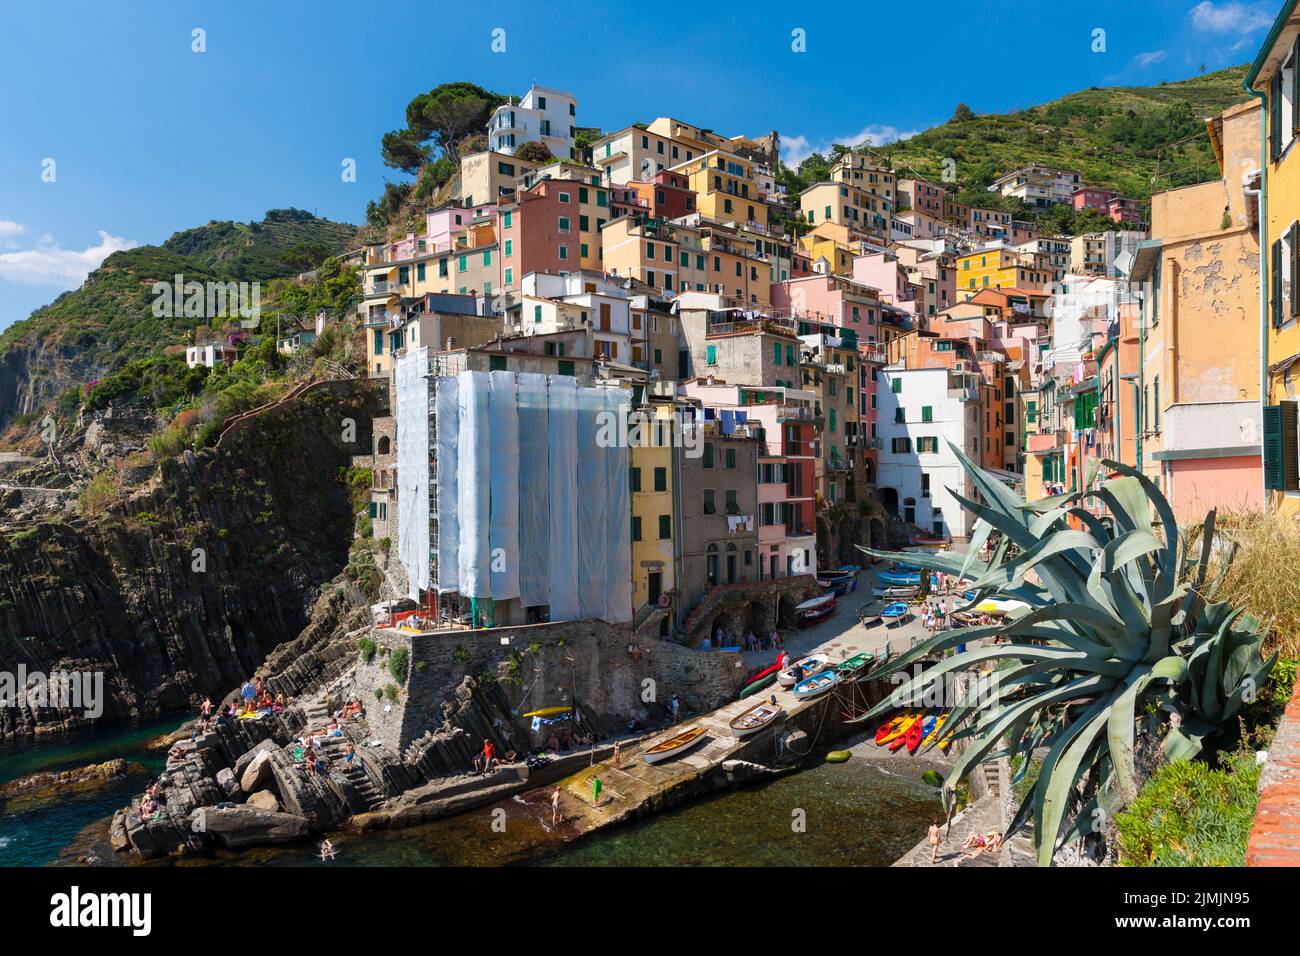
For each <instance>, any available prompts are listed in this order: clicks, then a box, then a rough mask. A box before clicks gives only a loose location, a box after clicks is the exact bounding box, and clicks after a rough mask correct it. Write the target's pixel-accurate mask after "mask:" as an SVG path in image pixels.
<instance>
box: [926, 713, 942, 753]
mask: <svg viewBox="0 0 1300 956" xmlns="http://www.w3.org/2000/svg"><path fill="white" fill-rule="evenodd" d="M947 719H948V715H947V714H940V715H939V716H938V717H937V718H936V719H935V721H934V726H933V727H931V728H930V732H929V733H928V734H926V735H925V736H924V737H923V738H921V746H922V747H924V746H925V745H927V744H928V743H930V741H932V740H934V738H935V736H936V735H937V734H938V733H939V730H940V728H942V727H943V722H944V721H945V720H947Z"/></svg>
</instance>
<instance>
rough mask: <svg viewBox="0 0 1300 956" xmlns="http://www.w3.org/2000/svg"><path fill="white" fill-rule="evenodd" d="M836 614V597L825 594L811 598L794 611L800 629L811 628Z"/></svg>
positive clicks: (797, 606)
mask: <svg viewBox="0 0 1300 956" xmlns="http://www.w3.org/2000/svg"><path fill="white" fill-rule="evenodd" d="M834 613H835V595H834V594H823V595H821V596H820V597H815V598H809V599H808V600H807V601H804V602H803V603H802V604H798V605H796V606H795V609H794V619H795V621H797V622H798V624H799V626H800V627H811V626H812V625H813V624H816V623H817V622H818V621H822V620H825V619H826V618H828V617H830V616H831V615H832V614H834Z"/></svg>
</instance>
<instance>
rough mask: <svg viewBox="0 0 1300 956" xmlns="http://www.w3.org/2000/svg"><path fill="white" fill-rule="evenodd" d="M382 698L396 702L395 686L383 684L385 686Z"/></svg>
mask: <svg viewBox="0 0 1300 956" xmlns="http://www.w3.org/2000/svg"><path fill="white" fill-rule="evenodd" d="M384 696H385V697H387V698H388V699H389V700H397V685H396V684H385V685H384Z"/></svg>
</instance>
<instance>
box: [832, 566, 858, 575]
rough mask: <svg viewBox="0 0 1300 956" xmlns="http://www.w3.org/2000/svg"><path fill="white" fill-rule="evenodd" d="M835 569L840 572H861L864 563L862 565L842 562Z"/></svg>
mask: <svg viewBox="0 0 1300 956" xmlns="http://www.w3.org/2000/svg"><path fill="white" fill-rule="evenodd" d="M835 570H836V571H838V572H839V573H840V574H857V573H859V572H860V571H861V570H862V565H860V564H841V565H840V566H839V567H838V568H836V569H835Z"/></svg>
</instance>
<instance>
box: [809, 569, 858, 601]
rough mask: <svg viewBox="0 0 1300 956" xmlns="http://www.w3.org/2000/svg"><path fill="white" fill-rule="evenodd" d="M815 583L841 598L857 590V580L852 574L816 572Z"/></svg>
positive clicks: (845, 572) (844, 572) (846, 572)
mask: <svg viewBox="0 0 1300 956" xmlns="http://www.w3.org/2000/svg"><path fill="white" fill-rule="evenodd" d="M817 581H818V582H819V583H820V584H823V585H825V586H826V587H828V588H830V589H831V591H832V592H833V593H834V594H835V596H836V597H843V596H844V595H846V594H848V593H849V592H850V591H856V590H857V588H858V578H857V574H856V573H854V572H848V571H818V572H817Z"/></svg>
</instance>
